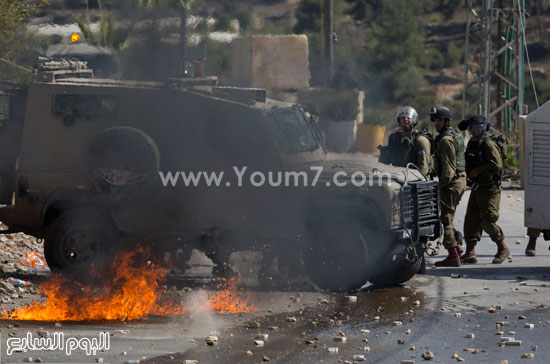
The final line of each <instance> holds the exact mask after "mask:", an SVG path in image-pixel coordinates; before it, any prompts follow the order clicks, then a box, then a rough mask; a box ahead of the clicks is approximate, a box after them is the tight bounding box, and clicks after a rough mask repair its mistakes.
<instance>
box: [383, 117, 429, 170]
mask: <svg viewBox="0 0 550 364" xmlns="http://www.w3.org/2000/svg"><path fill="white" fill-rule="evenodd" d="M395 119H396V120H397V124H398V125H399V130H398V131H396V132H394V133H392V134H391V135H390V136H389V138H388V146H387V147H379V148H380V150H381V152H380V162H382V163H387V164H393V165H394V166H400V167H405V166H406V165H407V163H413V164H415V165H416V166H417V167H418V168H419V169H420V171H421V172H422V173H423V174H425V175H428V174H429V173H430V172H431V154H430V140H429V139H428V137H427V136H426V135H424V134H423V133H422V132H418V131H416V130H414V127H415V126H416V124H417V122H418V113H417V112H416V110H415V109H414V108H413V107H411V106H405V107H401V108H399V109H398V110H397V113H396V114H395Z"/></svg>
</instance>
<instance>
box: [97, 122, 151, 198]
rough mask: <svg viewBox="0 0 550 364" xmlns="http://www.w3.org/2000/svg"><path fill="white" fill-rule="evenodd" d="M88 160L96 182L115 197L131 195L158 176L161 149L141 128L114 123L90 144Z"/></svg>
mask: <svg viewBox="0 0 550 364" xmlns="http://www.w3.org/2000/svg"><path fill="white" fill-rule="evenodd" d="M87 163H88V167H89V169H90V173H91V175H92V181H93V183H94V184H95V185H96V186H97V187H99V189H100V190H101V191H102V192H103V194H104V195H105V196H106V197H107V198H109V199H111V200H115V201H120V200H127V199H131V198H133V197H135V196H137V195H139V194H140V193H143V192H144V191H146V190H147V189H148V188H150V187H151V186H152V185H153V184H154V182H155V181H156V180H157V178H158V171H159V168H160V153H159V149H158V147H157V145H156V144H155V141H154V140H153V139H152V138H151V137H150V136H149V135H147V134H146V133H144V132H143V131H141V130H138V129H135V128H130V127H114V128H110V129H107V130H105V131H104V132H102V133H101V134H100V135H98V136H97V137H96V138H95V139H94V140H93V141H92V143H91V144H90V147H89V148H88V154H87Z"/></svg>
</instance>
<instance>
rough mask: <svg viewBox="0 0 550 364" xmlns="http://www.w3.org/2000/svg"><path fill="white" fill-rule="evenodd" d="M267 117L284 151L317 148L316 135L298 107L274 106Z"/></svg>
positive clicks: (297, 151) (295, 151)
mask: <svg viewBox="0 0 550 364" xmlns="http://www.w3.org/2000/svg"><path fill="white" fill-rule="evenodd" d="M267 118H268V120H269V123H270V126H271V128H272V129H273V131H274V133H275V136H276V138H277V142H278V144H279V146H280V147H281V148H282V149H283V151H284V152H286V153H288V154H292V153H305V152H311V151H314V150H315V149H318V148H319V140H318V138H317V135H316V133H315V131H314V130H313V128H312V126H311V125H310V123H309V121H308V120H307V118H306V116H305V115H304V112H303V110H302V109H300V108H299V107H297V106H293V107H290V108H278V107H274V108H272V109H271V110H270V111H269V112H268V113H267Z"/></svg>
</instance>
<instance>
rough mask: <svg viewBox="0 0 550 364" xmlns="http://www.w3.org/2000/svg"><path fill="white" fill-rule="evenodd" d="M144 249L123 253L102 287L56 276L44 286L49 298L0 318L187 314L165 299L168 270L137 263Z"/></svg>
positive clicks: (121, 317) (128, 317) (120, 317)
mask: <svg viewBox="0 0 550 364" xmlns="http://www.w3.org/2000/svg"><path fill="white" fill-rule="evenodd" d="M147 254H148V252H147V251H145V250H144V249H141V248H139V249H137V250H135V251H133V252H130V253H127V252H126V253H119V254H117V256H116V257H115V260H114V262H113V264H112V265H111V270H110V273H111V274H110V277H112V278H111V281H109V282H107V283H106V284H105V285H104V286H103V288H102V289H97V288H93V287H89V286H85V285H83V284H81V283H79V282H73V281H70V280H68V279H67V278H65V277H62V276H59V275H56V276H54V277H52V278H51V279H49V280H48V281H46V282H44V283H42V284H41V285H40V293H42V294H43V295H45V296H46V297H47V299H46V300H45V301H43V302H35V303H33V304H31V305H29V306H25V307H21V308H18V309H15V310H14V311H12V312H10V313H7V314H6V313H5V312H4V313H2V315H1V317H0V318H3V319H6V318H7V319H12V320H37V321H83V320H122V321H124V320H135V319H141V318H145V317H147V316H148V315H168V316H175V315H181V314H183V313H185V308H184V307H183V305H178V304H175V303H173V302H170V301H166V302H161V297H162V295H161V294H159V283H158V282H159V281H162V280H164V278H165V271H164V269H162V268H160V267H157V266H156V265H154V264H149V265H147V266H137V267H136V266H134V264H135V262H136V258H143V256H146V255H147Z"/></svg>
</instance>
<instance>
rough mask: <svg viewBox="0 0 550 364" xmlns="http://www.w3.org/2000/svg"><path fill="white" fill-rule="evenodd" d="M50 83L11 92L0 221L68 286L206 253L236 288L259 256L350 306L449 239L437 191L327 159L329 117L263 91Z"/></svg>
mask: <svg viewBox="0 0 550 364" xmlns="http://www.w3.org/2000/svg"><path fill="white" fill-rule="evenodd" d="M39 80H42V81H41V82H36V83H34V84H31V85H29V86H28V87H26V86H20V85H15V84H7V83H3V84H1V85H0V86H1V88H0V92H1V93H0V117H1V118H0V123H1V128H0V203H1V204H4V205H3V206H2V207H0V221H2V222H3V223H4V224H5V225H7V226H8V227H9V229H10V231H22V232H25V233H29V234H33V235H35V236H37V237H39V238H43V239H44V251H45V256H46V259H47V262H48V264H49V266H50V268H51V269H52V270H54V271H62V272H70V273H71V272H81V271H80V270H79V269H80V268H81V267H83V266H86V265H88V264H89V263H90V262H93V261H95V260H97V259H98V258H99V257H101V258H104V257H105V258H108V257H110V256H111V255H112V250H113V249H114V248H118V247H122V246H125V245H128V244H130V245H132V244H149V245H150V246H151V249H152V251H153V252H164V251H166V249H173V250H177V251H179V252H180V253H181V252H183V255H184V256H185V257H188V256H189V254H190V252H191V250H192V249H199V250H202V251H204V252H206V253H207V255H208V256H209V257H211V258H212V259H213V261H214V262H215V263H216V268H215V269H217V270H216V272H215V273H217V274H223V273H226V271H224V269H225V267H226V265H225V263H227V261H228V256H229V255H230V254H231V253H232V252H234V251H238V250H249V249H258V250H261V251H262V252H264V255H265V256H266V257H267V258H266V259H264V261H265V262H269V261H270V259H271V258H278V260H279V264H281V263H284V262H286V261H291V260H299V261H302V262H303V265H304V267H305V271H306V272H307V274H308V276H309V277H310V278H311V280H312V281H313V282H315V283H316V284H317V285H318V286H319V287H321V288H323V289H329V290H350V289H356V288H358V287H360V286H361V285H363V284H364V283H365V282H366V281H367V280H370V281H371V282H374V283H377V284H380V285H389V284H396V283H399V282H404V281H406V280H408V279H409V278H411V277H412V276H413V275H414V274H415V273H416V271H417V270H418V267H419V265H420V261H421V257H422V254H423V253H424V250H423V247H422V245H421V243H420V241H421V240H425V239H428V238H434V237H438V236H439V220H438V215H439V195H438V188H437V187H438V186H437V182H433V181H426V180H425V179H424V177H423V176H422V175H421V174H420V173H418V172H417V171H415V170H413V169H405V168H398V167H391V166H386V165H382V164H379V163H378V162H377V161H376V160H375V158H373V157H370V156H367V155H362V154H354V155H344V154H328V153H327V152H326V151H325V148H324V146H323V138H322V136H321V135H320V133H319V131H318V128H317V125H316V120H315V117H314V116H313V115H311V114H310V113H309V112H308V111H307V110H306V108H305V107H303V106H300V105H296V104H290V103H284V102H279V101H274V100H271V99H268V98H267V97H266V92H265V90H261V89H243V88H233V87H220V86H217V85H216V81H215V79H213V78H205V79H199V80H197V79H172V80H169V81H168V82H166V83H155V82H134V81H122V80H108V79H94V78H70V77H68V76H67V74H65V73H64V74H63V77H61V78H57V77H55V76H54V75H50V76H48V77H40V78H39ZM212 173H217V175H216V176H214V177H212V176H213V175H212ZM279 173H280V176H281V179H280V183H279V185H277V180H278V177H277V176H278V174H279ZM220 174H222V176H223V177H220V178H218V177H219V176H220ZM191 175H192V176H194V177H190V176H191ZM362 175H365V176H366V180H364V181H362V179H363V178H362V177H361V176H362ZM196 176H200V177H199V178H196ZM210 177H212V178H210ZM262 180H263V182H265V183H262ZM297 257H300V258H299V259H297ZM267 264H268V263H265V264H264V265H267Z"/></svg>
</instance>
